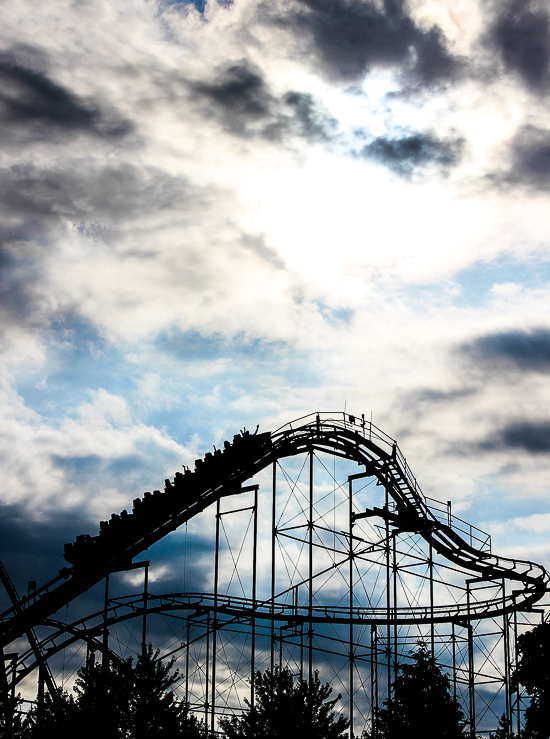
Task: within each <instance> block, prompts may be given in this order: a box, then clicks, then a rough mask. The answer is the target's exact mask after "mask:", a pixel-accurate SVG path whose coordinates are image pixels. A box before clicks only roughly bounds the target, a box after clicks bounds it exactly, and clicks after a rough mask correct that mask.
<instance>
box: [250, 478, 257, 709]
mask: <svg viewBox="0 0 550 739" xmlns="http://www.w3.org/2000/svg"><path fill="white" fill-rule="evenodd" d="M253 539H254V542H253V552H252V624H251V625H252V636H251V642H250V651H251V655H250V673H251V674H250V705H251V706H252V708H254V687H255V683H256V577H257V563H258V559H257V551H258V486H256V488H255V490H254V532H253Z"/></svg>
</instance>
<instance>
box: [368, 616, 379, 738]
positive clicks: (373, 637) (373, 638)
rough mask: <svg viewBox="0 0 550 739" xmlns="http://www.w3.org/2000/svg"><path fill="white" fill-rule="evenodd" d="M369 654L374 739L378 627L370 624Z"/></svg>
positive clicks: (375, 730)
mask: <svg viewBox="0 0 550 739" xmlns="http://www.w3.org/2000/svg"><path fill="white" fill-rule="evenodd" d="M370 644H371V649H370V654H371V677H370V691H371V699H370V704H371V722H372V732H371V733H372V737H373V739H376V734H377V728H378V727H377V725H376V720H377V714H378V627H377V626H376V624H372V625H371V627H370Z"/></svg>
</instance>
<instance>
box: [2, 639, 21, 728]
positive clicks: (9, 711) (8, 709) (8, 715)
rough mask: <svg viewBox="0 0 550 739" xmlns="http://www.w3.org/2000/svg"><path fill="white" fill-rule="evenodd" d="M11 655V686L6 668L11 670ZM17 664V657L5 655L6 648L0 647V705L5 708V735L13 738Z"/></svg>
mask: <svg viewBox="0 0 550 739" xmlns="http://www.w3.org/2000/svg"><path fill="white" fill-rule="evenodd" d="M10 657H11V668H12V675H11V680H12V682H11V687H10V686H8V677H7V675H6V669H8V670H9V667H7V668H6V662H8V661H9V660H10ZM16 665H17V657H12V656H11V655H4V649H3V647H0V670H1V673H2V674H1V678H0V683H1V684H0V706H2V708H3V709H4V737H5V739H11V737H12V726H13V718H14V714H15V678H16Z"/></svg>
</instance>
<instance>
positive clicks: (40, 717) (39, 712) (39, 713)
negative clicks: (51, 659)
mask: <svg viewBox="0 0 550 739" xmlns="http://www.w3.org/2000/svg"><path fill="white" fill-rule="evenodd" d="M44 672H45V669H44V664H43V663H40V665H39V666H38V695H37V696H36V703H37V706H36V718H37V721H36V723H37V724H38V727H39V730H40V731H43V730H44Z"/></svg>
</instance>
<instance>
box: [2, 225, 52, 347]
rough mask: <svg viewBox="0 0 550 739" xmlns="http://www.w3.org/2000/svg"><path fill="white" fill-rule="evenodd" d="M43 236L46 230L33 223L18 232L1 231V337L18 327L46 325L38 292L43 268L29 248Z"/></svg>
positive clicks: (21, 227) (7, 229)
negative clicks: (19, 325) (8, 328)
mask: <svg viewBox="0 0 550 739" xmlns="http://www.w3.org/2000/svg"><path fill="white" fill-rule="evenodd" d="M42 234H43V229H42V228H41V227H40V225H39V224H37V223H36V222H33V221H30V222H26V223H25V222H24V223H22V225H21V226H20V227H16V228H1V227H0V335H2V334H3V332H4V330H5V329H6V328H7V327H8V326H12V325H16V324H22V323H25V324H27V325H30V326H34V327H35V328H38V327H40V326H42V325H43V320H42V317H41V311H40V309H39V308H40V297H39V295H38V294H37V289H36V288H37V285H38V284H39V282H40V279H41V275H42V268H41V265H40V260H37V259H36V256H35V255H33V254H32V251H31V250H29V249H28V248H26V246H27V244H28V243H29V242H31V241H32V240H33V239H34V238H37V237H39V236H41V235H42ZM14 246H19V247H20V248H19V249H16V248H14ZM18 251H19V253H18Z"/></svg>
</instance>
